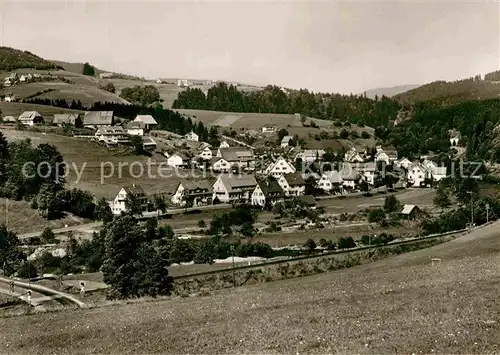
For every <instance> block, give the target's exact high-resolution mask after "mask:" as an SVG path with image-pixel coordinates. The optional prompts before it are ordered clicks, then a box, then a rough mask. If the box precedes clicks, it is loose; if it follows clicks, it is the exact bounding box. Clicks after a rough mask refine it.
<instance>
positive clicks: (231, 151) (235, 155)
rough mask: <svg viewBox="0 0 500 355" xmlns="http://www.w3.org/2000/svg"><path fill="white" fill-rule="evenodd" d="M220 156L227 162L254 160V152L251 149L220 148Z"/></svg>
mask: <svg viewBox="0 0 500 355" xmlns="http://www.w3.org/2000/svg"><path fill="white" fill-rule="evenodd" d="M220 154H221V155H222V157H223V158H224V159H226V160H227V161H249V160H253V159H254V157H253V152H252V150H251V149H249V148H242V147H230V148H220Z"/></svg>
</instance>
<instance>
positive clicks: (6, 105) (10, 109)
mask: <svg viewBox="0 0 500 355" xmlns="http://www.w3.org/2000/svg"><path fill="white" fill-rule="evenodd" d="M0 110H2V114H3V115H4V116H9V115H11V116H14V117H19V115H20V114H21V113H23V112H24V111H38V113H40V114H41V115H42V116H54V114H56V113H71V112H74V113H83V111H79V110H70V109H66V108H60V107H53V106H45V105H36V104H25V103H22V102H0Z"/></svg>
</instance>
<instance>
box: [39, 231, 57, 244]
mask: <svg viewBox="0 0 500 355" xmlns="http://www.w3.org/2000/svg"><path fill="white" fill-rule="evenodd" d="M40 240H41V241H42V242H43V243H44V244H50V243H54V241H55V240H56V235H55V234H54V232H53V231H52V229H50V228H49V227H47V228H45V229H44V230H43V232H42V234H41V235H40Z"/></svg>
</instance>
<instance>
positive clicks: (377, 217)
mask: <svg viewBox="0 0 500 355" xmlns="http://www.w3.org/2000/svg"><path fill="white" fill-rule="evenodd" d="M383 219H385V212H384V210H383V209H381V208H376V209H374V210H372V211H370V213H369V214H368V222H370V223H376V222H380V221H382V220H383Z"/></svg>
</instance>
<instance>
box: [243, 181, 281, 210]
mask: <svg viewBox="0 0 500 355" xmlns="http://www.w3.org/2000/svg"><path fill="white" fill-rule="evenodd" d="M284 197H285V192H284V191H283V189H282V188H281V186H280V185H279V184H278V183H277V182H276V181H275V180H274V181H267V180H266V181H259V182H258V183H257V186H255V190H253V192H252V197H251V204H252V205H253V206H260V207H264V206H266V205H268V206H273V205H274V204H276V203H277V202H281V201H283V199H284Z"/></svg>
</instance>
